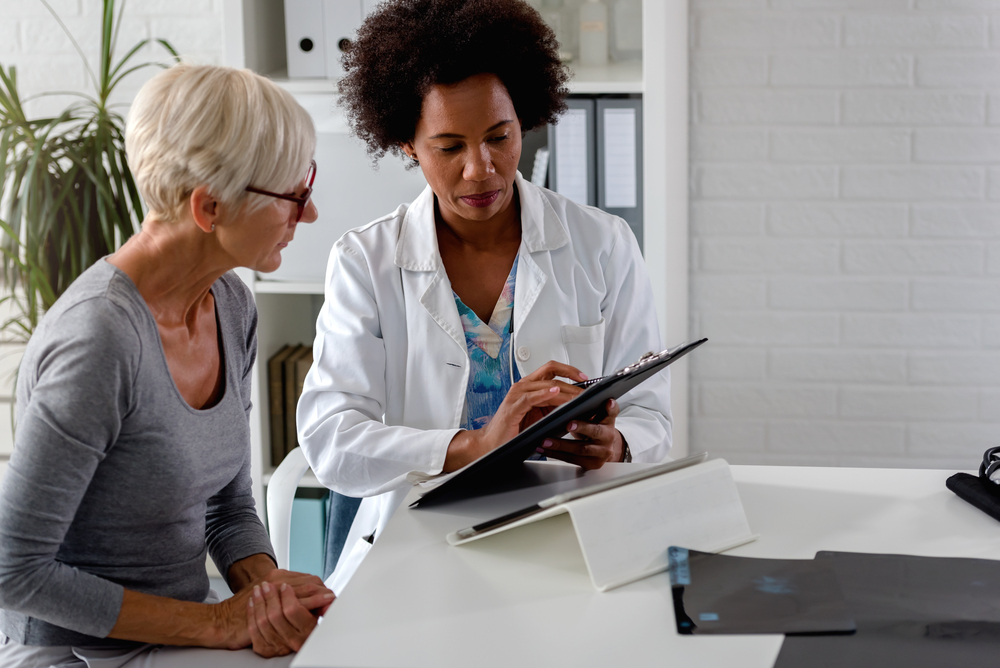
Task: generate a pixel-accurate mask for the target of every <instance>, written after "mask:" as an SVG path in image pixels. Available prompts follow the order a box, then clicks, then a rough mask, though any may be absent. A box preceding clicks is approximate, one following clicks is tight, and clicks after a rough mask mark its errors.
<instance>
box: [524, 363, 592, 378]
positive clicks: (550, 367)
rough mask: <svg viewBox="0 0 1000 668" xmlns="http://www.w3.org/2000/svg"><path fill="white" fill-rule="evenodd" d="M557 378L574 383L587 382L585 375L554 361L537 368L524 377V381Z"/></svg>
mask: <svg viewBox="0 0 1000 668" xmlns="http://www.w3.org/2000/svg"><path fill="white" fill-rule="evenodd" d="M556 376H559V377H561V378H569V379H571V380H573V381H574V382H577V381H583V380H588V378H587V375H586V374H585V373H583V372H582V371H580V370H579V369H577V368H576V367H575V366H570V365H569V364H563V363H562V362H556V361H555V360H550V361H548V362H546V363H545V364H543V365H542V366H540V367H538V368H537V369H535V370H534V371H532V372H531V373H529V374H528V375H527V376H525V377H524V379H525V380H550V379H552V378H555V377H556Z"/></svg>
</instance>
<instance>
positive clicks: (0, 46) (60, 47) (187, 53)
mask: <svg viewBox="0 0 1000 668" xmlns="http://www.w3.org/2000/svg"><path fill="white" fill-rule="evenodd" d="M49 4H50V5H52V7H53V8H54V9H55V10H56V12H57V13H58V14H59V17H60V18H61V19H62V21H63V22H64V23H65V24H66V26H67V27H68V28H69V29H70V31H71V32H72V33H73V36H74V37H75V38H76V40H77V42H78V43H79V44H80V46H81V47H82V48H83V50H84V52H85V53H86V54H87V58H88V60H90V63H91V67H93V68H94V69H95V70H96V68H97V67H98V48H99V44H100V20H101V0H49ZM0 16H2V17H3V19H2V20H0V63H2V64H3V65H4V66H10V65H16V66H17V74H18V80H19V82H20V90H21V95H22V97H28V96H30V95H37V94H38V93H42V92H46V91H53V90H66V91H80V92H86V93H91V92H92V91H93V84H92V83H91V82H90V79H89V75H88V74H87V72H86V69H85V67H84V65H83V61H82V60H81V58H80V56H79V55H78V54H77V52H76V50H75V49H74V48H73V45H72V43H71V42H70V40H69V38H68V37H66V35H65V33H64V32H63V31H62V29H61V28H60V27H59V24H58V23H57V22H56V21H55V19H54V18H53V17H52V15H51V14H50V13H49V12H48V11H47V10H46V9H45V6H44V5H43V4H42V3H41V2H40V1H39V0H0ZM221 35H222V0H126V3H125V19H124V22H123V25H122V32H121V35H120V36H119V39H118V51H117V53H118V56H119V57H120V56H123V55H125V54H126V53H127V52H128V50H129V49H131V48H132V46H133V45H134V44H135V43H136V42H138V41H139V40H141V39H146V38H163V39H166V40H168V41H169V42H170V43H171V44H173V46H174V48H176V49H177V51H178V52H180V53H181V55H182V56H184V57H185V58H186V59H188V60H192V61H194V62H200V63H222V38H221ZM166 55H167V53H166V51H164V50H163V49H162V48H160V47H159V46H155V47H154V46H147V47H146V48H144V49H143V50H142V51H140V52H139V54H137V55H136V56H135V60H134V62H135V63H138V62H141V61H146V60H161V59H164V58H165V56H166ZM156 71H157V70H156V69H153V68H151V69H148V70H143V71H141V72H138V73H135V74H133V75H131V76H130V77H129V78H127V79H125V80H124V81H123V82H122V84H121V85H120V86H119V88H118V89H117V91H116V95H115V101H116V102H128V101H129V100H131V99H132V98H133V97H134V96H135V93H136V91H138V90H139V87H141V86H142V84H143V83H145V81H146V80H147V79H148V78H149V77H151V76H153V75H154V74H155V73H156ZM69 101H70V98H66V97H46V98H41V99H36V100H33V101H31V102H29V103H28V104H29V107H28V109H29V112H30V113H32V114H48V113H53V112H58V111H61V110H62V109H63V108H64V107H65V105H66V104H67V102H69Z"/></svg>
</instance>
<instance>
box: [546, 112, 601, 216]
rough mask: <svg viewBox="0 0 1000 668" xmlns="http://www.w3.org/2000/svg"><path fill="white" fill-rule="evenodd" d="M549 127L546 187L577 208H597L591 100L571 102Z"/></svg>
mask: <svg viewBox="0 0 1000 668" xmlns="http://www.w3.org/2000/svg"><path fill="white" fill-rule="evenodd" d="M566 105H567V106H568V107H569V109H568V110H567V111H566V113H564V114H563V115H562V116H560V117H559V122H558V123H555V124H553V125H549V187H550V189H552V190H554V191H555V192H557V193H559V194H560V195H562V196H563V197H567V198H569V199H571V200H573V201H574V202H576V203H577V204H585V205H588V206H594V205H596V204H597V187H596V185H597V181H596V178H597V176H596V169H595V166H596V146H595V144H594V137H595V136H596V134H595V129H594V107H595V105H594V100H588V99H578V98H570V99H568V100H566Z"/></svg>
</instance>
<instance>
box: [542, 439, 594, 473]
mask: <svg viewBox="0 0 1000 668" xmlns="http://www.w3.org/2000/svg"><path fill="white" fill-rule="evenodd" d="M545 443H551V445H549V446H548V447H541V448H538V451H539V453H541V454H544V455H545V456H546V457H548V458H549V459H558V460H560V461H564V462H568V463H570V464H576V465H577V466H579V467H581V468H583V469H584V470H587V471H589V470H591V469H599V468H601V467H602V466H604V464H605V463H606V462H608V461H609V460H610V459H611V457H612V456H613V449H612V447H611V445H609V444H601V443H588V442H586V441H568V440H565V439H558V438H556V439H546V440H545Z"/></svg>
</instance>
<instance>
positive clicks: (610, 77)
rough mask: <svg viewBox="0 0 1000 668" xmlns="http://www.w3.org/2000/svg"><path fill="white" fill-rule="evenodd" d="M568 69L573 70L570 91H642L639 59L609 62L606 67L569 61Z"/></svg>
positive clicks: (589, 93)
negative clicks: (586, 65)
mask: <svg viewBox="0 0 1000 668" xmlns="http://www.w3.org/2000/svg"><path fill="white" fill-rule="evenodd" d="M569 69H570V70H571V71H572V72H573V76H572V78H571V79H570V80H569V92H570V93H584V94H588V95H600V94H602V93H622V94H624V93H642V61H641V60H626V61H624V62H621V63H609V64H608V66H607V67H581V66H579V65H576V64H574V63H570V64H569Z"/></svg>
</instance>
